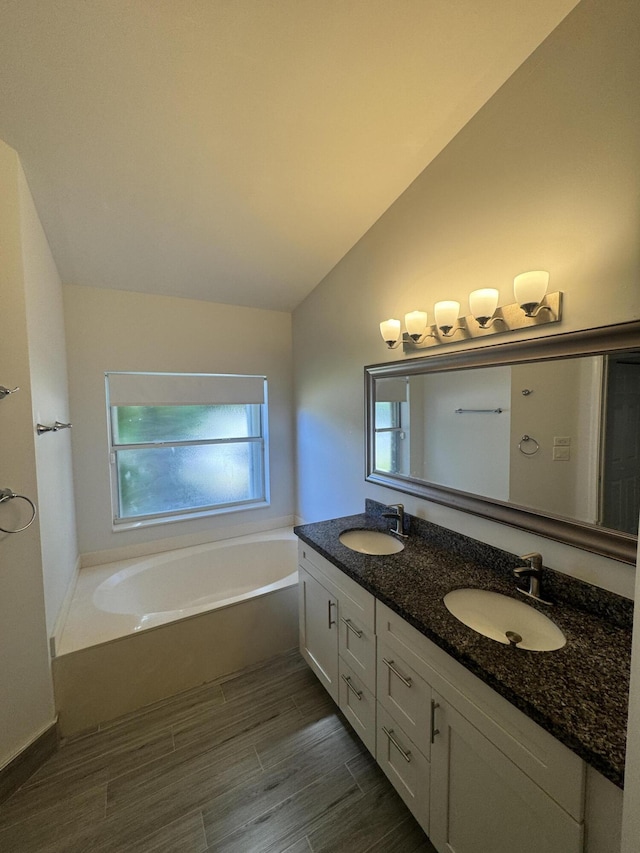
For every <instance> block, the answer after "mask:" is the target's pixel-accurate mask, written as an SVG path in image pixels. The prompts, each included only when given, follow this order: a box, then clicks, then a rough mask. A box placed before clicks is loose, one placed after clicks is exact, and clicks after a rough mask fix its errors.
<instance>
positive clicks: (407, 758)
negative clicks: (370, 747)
mask: <svg viewBox="0 0 640 853" xmlns="http://www.w3.org/2000/svg"><path fill="white" fill-rule="evenodd" d="M382 731H383V732H384V733H385V734H386V736H387V737H388V738H389V743H392V744H393V745H394V746H395V748H396V749H397V750H398V752H399V753H400V755H401V756H402V757H403V758H404V760H405V761H406V762H407V764H410V763H411V752H405V750H404V749H403V748H402V747H401V746H400V744H399V743H398V741H397V740H396V739H395V738H394V736H393V729H388V728H387V727H386V726H383V727H382Z"/></svg>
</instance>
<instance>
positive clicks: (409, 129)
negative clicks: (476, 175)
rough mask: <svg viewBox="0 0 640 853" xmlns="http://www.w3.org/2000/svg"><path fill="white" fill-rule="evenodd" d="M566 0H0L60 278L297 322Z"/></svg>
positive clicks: (3, 44) (5, 117) (10, 138)
mask: <svg viewBox="0 0 640 853" xmlns="http://www.w3.org/2000/svg"><path fill="white" fill-rule="evenodd" d="M575 5H576V2H575V0H536V2H535V3H531V0H483V2H482V3H479V2H477V0H457V2H452V0H110V2H104V0H47V2H42V0H0V138H3V139H4V140H5V141H6V142H7V143H8V144H9V145H11V146H12V147H13V148H15V149H16V150H17V151H18V153H19V155H20V157H21V159H22V162H23V165H24V168H25V171H26V173H27V177H28V180H29V183H30V186H31V190H32V193H33V195H34V198H35V200H36V204H37V206H38V210H39V213H40V216H41V219H42V222H43V225H44V228H45V231H46V233H47V237H48V239H49V242H50V244H51V248H52V251H53V254H54V257H55V259H56V263H57V264H58V267H59V271H60V274H61V276H62V279H63V281H64V282H66V283H73V284H80V285H86V286H92V287H108V288H116V289H122V290H134V291H141V292H151V293H161V294H167V295H174V296H184V297H190V298H195V299H206V300H213V301H217V302H226V303H232V304H237V305H251V306H256V307H263V308H272V309H277V310H291V309H292V308H293V307H295V306H296V305H297V304H298V303H299V302H300V301H301V300H302V299H303V298H304V297H305V296H306V295H307V294H308V293H309V292H310V291H311V290H312V289H313V287H315V285H316V284H317V283H318V282H319V281H320V280H321V279H322V278H323V277H324V276H325V275H326V274H327V273H328V272H329V270H330V269H331V268H332V267H333V266H334V265H335V264H336V263H337V262H338V261H339V260H340V258H341V257H342V256H343V255H344V254H345V253H346V252H347V251H348V250H349V249H350V248H351V246H352V245H353V244H354V243H355V242H356V241H357V240H358V239H359V238H360V237H361V236H362V234H363V233H364V232H365V231H366V230H367V229H368V228H369V227H370V226H371V225H372V224H373V223H374V222H375V221H376V220H377V219H378V218H379V217H380V215H381V214H382V213H383V212H384V211H385V210H386V209H387V208H388V207H389V205H390V204H391V203H392V202H393V201H394V200H395V199H396V198H397V197H398V196H399V195H400V193H401V192H402V191H403V190H404V189H405V188H406V187H407V186H408V185H409V184H410V183H411V181H412V180H414V178H416V177H417V175H418V174H419V173H420V172H421V171H422V170H423V169H424V168H425V167H426V166H427V165H428V164H429V162H430V161H431V160H432V159H433V158H434V157H435V156H436V155H437V154H438V153H439V152H440V151H441V150H442V149H443V148H444V147H445V146H446V144H447V143H448V142H449V141H450V140H451V138H452V137H453V136H454V135H455V134H456V133H457V132H458V131H459V130H460V129H461V128H462V127H463V126H464V124H466V122H467V121H468V120H469V119H470V118H471V116H473V115H474V113H475V112H476V111H477V110H478V109H479V108H480V107H481V106H482V105H483V104H484V103H485V102H486V101H487V100H488V99H489V98H490V97H491V95H492V94H493V93H494V92H495V91H496V90H497V89H498V88H499V86H500V85H501V84H502V83H503V82H504V81H505V80H506V79H507V78H508V77H509V76H510V75H511V74H512V73H513V71H514V70H515V69H516V68H517V67H518V66H519V65H520V64H521V63H522V62H523V61H524V60H525V59H526V57H527V56H528V55H529V54H530V53H531V52H532V51H533V50H534V49H535V48H536V47H537V46H538V44H540V42H541V41H542V40H543V39H544V38H545V37H546V36H547V35H548V33H549V32H551V30H552V29H554V28H555V26H557V24H558V23H559V22H560V20H561V19H562V18H563V17H564V16H565V15H566V14H567V13H568V12H569V11H570V9H571V8H572V7H573V6H575Z"/></svg>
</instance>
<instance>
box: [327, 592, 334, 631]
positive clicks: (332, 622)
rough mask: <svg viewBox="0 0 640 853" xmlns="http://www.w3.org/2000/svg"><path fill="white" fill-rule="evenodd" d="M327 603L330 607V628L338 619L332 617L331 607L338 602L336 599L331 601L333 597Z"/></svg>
mask: <svg viewBox="0 0 640 853" xmlns="http://www.w3.org/2000/svg"><path fill="white" fill-rule="evenodd" d="M327 603H328V605H329V608H328V609H329V628H331V626H332V625H335V624H336V620H335V619H332V618H331V608H332V607H335V606H336V603H335V601H331V599H329V601H328V602H327Z"/></svg>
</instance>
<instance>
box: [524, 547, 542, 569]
mask: <svg viewBox="0 0 640 853" xmlns="http://www.w3.org/2000/svg"><path fill="white" fill-rule="evenodd" d="M520 559H521V560H524V561H525V563H528V564H529V568H530V569H532V570H533V571H535V572H539V571H540V570H541V569H542V554H538V552H537V551H533V552H532V553H531V554H523V555H522V556H521V557H520Z"/></svg>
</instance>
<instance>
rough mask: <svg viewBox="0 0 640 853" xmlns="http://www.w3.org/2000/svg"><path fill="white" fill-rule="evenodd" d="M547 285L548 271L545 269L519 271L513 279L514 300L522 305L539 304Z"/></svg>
mask: <svg viewBox="0 0 640 853" xmlns="http://www.w3.org/2000/svg"><path fill="white" fill-rule="evenodd" d="M548 285H549V273H548V272H546V271H545V270H531V272H523V273H520V275H517V276H516V277H515V278H514V280H513V292H514V293H515V297H516V302H517V303H518V305H521V306H523V307H524V306H525V305H526V306H533V307H535V306H536V305H539V304H540V303H541V302H542V300H543V299H544V295H545V293H546V292H547V287H548Z"/></svg>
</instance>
